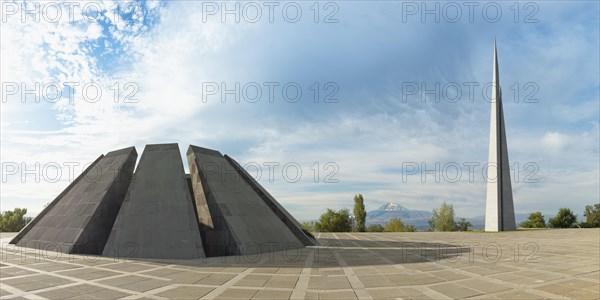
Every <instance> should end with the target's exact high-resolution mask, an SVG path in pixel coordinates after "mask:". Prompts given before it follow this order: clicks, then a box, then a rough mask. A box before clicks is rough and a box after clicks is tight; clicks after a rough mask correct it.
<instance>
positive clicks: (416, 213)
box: [366, 202, 553, 229]
mask: <svg viewBox="0 0 600 300" xmlns="http://www.w3.org/2000/svg"><path fill="white" fill-rule="evenodd" d="M431 215H432V213H431V211H425V210H410V209H408V208H406V207H404V206H402V205H400V204H398V203H393V202H388V203H386V204H384V205H383V206H381V207H380V208H378V209H376V210H372V211H369V212H367V222H366V223H367V225H371V224H381V225H384V224H385V223H386V222H387V221H389V220H390V219H391V218H394V217H396V218H400V219H401V220H402V223H404V224H406V225H413V226H415V227H416V228H417V229H428V228H429V222H428V221H429V219H430V218H431ZM527 217H529V214H523V213H515V221H516V223H517V226H518V225H519V223H521V222H523V221H525V220H527ZM550 217H553V216H548V217H545V219H546V222H548V219H549V218H550ZM460 218H461V217H460V216H456V218H455V220H456V221H458V220H460ZM465 219H467V221H469V222H470V223H471V224H472V225H473V226H472V227H470V228H469V229H483V228H484V227H485V216H483V215H481V216H476V217H471V218H465Z"/></svg>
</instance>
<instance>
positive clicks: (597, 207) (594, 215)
mask: <svg viewBox="0 0 600 300" xmlns="http://www.w3.org/2000/svg"><path fill="white" fill-rule="evenodd" d="M583 216H584V217H585V222H586V223H587V225H588V226H590V227H600V203H597V204H594V206H591V205H586V206H585V211H584V212H583Z"/></svg>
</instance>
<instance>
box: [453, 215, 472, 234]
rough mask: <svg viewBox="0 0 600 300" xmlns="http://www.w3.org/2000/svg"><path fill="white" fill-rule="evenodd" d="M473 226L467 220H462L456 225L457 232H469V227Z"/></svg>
mask: <svg viewBox="0 0 600 300" xmlns="http://www.w3.org/2000/svg"><path fill="white" fill-rule="evenodd" d="M471 226H473V224H471V222H469V221H467V219H465V218H460V220H458V222H457V223H456V230H458V231H468V230H469V227H471Z"/></svg>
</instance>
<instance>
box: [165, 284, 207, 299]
mask: <svg viewBox="0 0 600 300" xmlns="http://www.w3.org/2000/svg"><path fill="white" fill-rule="evenodd" d="M212 290H214V288H209V287H202V286H178V287H176V288H173V289H170V290H167V291H164V292H160V293H157V294H156V296H159V297H164V298H169V299H199V298H201V297H203V296H204V295H206V294H208V293H210V292H211V291H212Z"/></svg>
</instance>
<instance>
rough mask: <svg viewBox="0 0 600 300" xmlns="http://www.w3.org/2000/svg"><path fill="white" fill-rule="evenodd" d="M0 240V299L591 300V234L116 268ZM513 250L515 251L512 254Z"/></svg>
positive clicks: (596, 275) (373, 240) (381, 241)
mask: <svg viewBox="0 0 600 300" xmlns="http://www.w3.org/2000/svg"><path fill="white" fill-rule="evenodd" d="M11 236H14V234H6V233H2V234H0V238H1V239H2V250H1V252H0V257H1V260H0V297H2V298H3V299H116V298H125V299H288V298H290V299H385V298H388V299H389V298H400V299H449V298H469V299H598V298H599V297H600V293H599V290H600V261H599V259H600V258H599V256H598V245H599V244H600V229H564V230H560V229H557V230H531V231H509V232H500V233H482V232H451V233H450V232H449V233H443V232H440V233H435V232H414V233H410V232H406V233H404V232H403V233H322V234H318V233H317V234H315V236H317V238H318V241H319V243H320V244H319V245H318V246H312V247H306V248H303V249H296V250H292V251H288V252H287V253H284V252H276V253H272V254H271V253H269V254H263V255H249V256H242V257H239V256H238V257H228V258H226V259H223V258H216V257H215V258H205V259H197V260H137V261H133V260H126V261H124V260H116V259H112V258H106V257H98V256H89V255H88V256H83V255H68V254H60V253H53V252H41V251H38V250H34V249H27V248H19V247H16V246H15V245H8V244H6V243H7V242H8V241H9V240H10V237H11ZM517 249H518V250H517Z"/></svg>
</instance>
